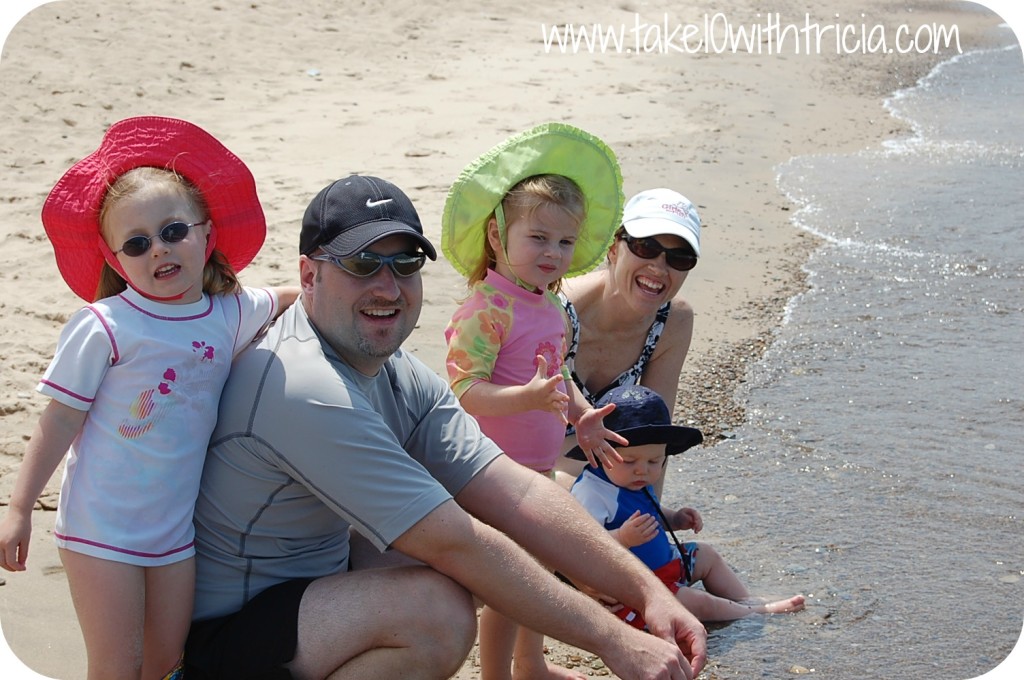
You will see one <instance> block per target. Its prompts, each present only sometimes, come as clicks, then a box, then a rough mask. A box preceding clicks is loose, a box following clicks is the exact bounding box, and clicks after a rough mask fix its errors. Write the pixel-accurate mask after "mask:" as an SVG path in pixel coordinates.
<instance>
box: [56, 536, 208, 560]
mask: <svg viewBox="0 0 1024 680" xmlns="http://www.w3.org/2000/svg"><path fill="white" fill-rule="evenodd" d="M53 535H54V536H56V537H57V538H59V539H60V540H62V541H68V542H69V543H83V544H85V545H92V546H96V547H97V548H103V549H104V550H111V551H113V552H119V553H124V554H125V555H135V556H136V557H167V556H168V555H173V554H175V553H180V552H181V551H183V550H188V549H189V548H191V547H192V546H193V545H195V541H189V542H188V544H186V545H183V546H180V547H177V548H174V549H173V550H168V551H167V552H163V553H148V552H141V551H138V550H125V549H124V548H118V547H116V546H113V545H107V544H106V543H100V542H98V541H90V540H87V539H84V538H75V537H74V536H65V535H64V534H58V533H57V532H56V531H55V532H53Z"/></svg>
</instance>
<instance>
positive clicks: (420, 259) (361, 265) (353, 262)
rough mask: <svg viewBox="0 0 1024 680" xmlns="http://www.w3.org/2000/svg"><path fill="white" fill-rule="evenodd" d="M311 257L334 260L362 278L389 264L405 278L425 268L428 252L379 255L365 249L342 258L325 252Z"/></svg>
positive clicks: (353, 274) (396, 273)
mask: <svg viewBox="0 0 1024 680" xmlns="http://www.w3.org/2000/svg"><path fill="white" fill-rule="evenodd" d="M310 259H311V260H317V261H319V262H333V263H334V264H336V265H337V266H339V267H341V268H342V269H344V270H345V271H347V272H348V273H349V274H351V275H352V276H358V277H359V278H361V279H364V278H366V277H368V276H373V275H374V274H376V273H377V272H379V271H380V268H381V267H383V266H384V265H387V266H389V267H391V271H393V272H394V273H395V276H398V277H401V278H403V279H404V278H406V277H409V276H412V275H413V274H415V273H416V272H418V271H419V270H421V269H423V265H424V264H426V261H427V254H426V253H398V254H396V255H378V254H377V253H371V252H368V251H365V250H364V251H363V252H361V253H356V254H355V255H352V256H351V257H344V258H342V257H337V256H336V255H330V254H328V253H324V254H323V255H316V256H313V257H311V258H310Z"/></svg>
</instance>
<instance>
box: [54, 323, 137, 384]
mask: <svg viewBox="0 0 1024 680" xmlns="http://www.w3.org/2000/svg"><path fill="white" fill-rule="evenodd" d="M86 309H88V310H89V311H90V312H92V313H93V315H94V316H95V317H96V318H97V319H98V320H99V322H100V325H101V326H103V330H105V331H106V332H107V337H108V338H109V339H110V350H111V352H113V356H111V357H110V365H111V366H113V365H114V364H116V363H117V362H118V360H119V359H120V358H121V353H120V352H118V351H117V341H116V340H114V332H113V331H111V330H110V326H108V325H107V320H106V319H104V318H103V315H102V314H100V313H99V311H97V310H96V308H95V307H93V306H92V305H89V306H88V307H86ZM54 387H57V386H56V385H54ZM58 389H59V388H58ZM68 394H71V393H70V392H69V393H68ZM90 401H92V400H91V399H90Z"/></svg>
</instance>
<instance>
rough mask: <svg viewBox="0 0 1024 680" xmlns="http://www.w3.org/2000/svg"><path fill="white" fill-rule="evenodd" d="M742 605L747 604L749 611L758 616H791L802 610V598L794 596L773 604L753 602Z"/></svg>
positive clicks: (801, 596)
mask: <svg viewBox="0 0 1024 680" xmlns="http://www.w3.org/2000/svg"><path fill="white" fill-rule="evenodd" d="M744 604H749V605H750V607H751V609H753V611H755V612H756V613H758V614H791V613H793V612H798V611H800V610H802V609H803V608H804V596H803V595H794V596H793V597H791V598H789V599H786V600H776V601H774V602H765V601H763V600H761V601H757V600H755V601H752V602H746V603H744Z"/></svg>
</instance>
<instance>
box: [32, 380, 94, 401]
mask: <svg viewBox="0 0 1024 680" xmlns="http://www.w3.org/2000/svg"><path fill="white" fill-rule="evenodd" d="M39 382H40V383H42V384H43V385H46V386H48V387H52V388H53V389H55V390H57V391H58V392H63V393H64V394H66V395H68V396H69V397H74V398H75V399H77V400H78V401H84V402H85V403H86V404H91V403H92V402H93V400H92V399H90V398H89V397H83V396H82V395H80V394H75V393H74V392H72V391H71V390H69V389H66V388H64V387H61V386H60V385H58V384H57V383H53V382H50V381H49V380H40V381H39Z"/></svg>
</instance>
